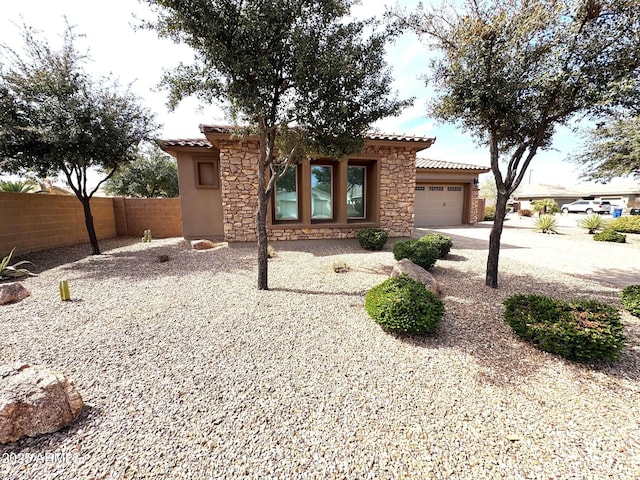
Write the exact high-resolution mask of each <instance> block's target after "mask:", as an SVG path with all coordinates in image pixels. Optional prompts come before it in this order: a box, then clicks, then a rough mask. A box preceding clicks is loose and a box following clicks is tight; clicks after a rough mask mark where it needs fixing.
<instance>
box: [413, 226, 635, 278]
mask: <svg viewBox="0 0 640 480" xmlns="http://www.w3.org/2000/svg"><path fill="white" fill-rule="evenodd" d="M580 216H581V215H579V214H570V215H563V216H560V215H558V219H559V224H560V227H559V229H558V232H559V233H558V234H557V235H547V234H542V233H536V232H534V230H533V222H534V221H535V219H534V218H520V217H518V215H515V214H510V215H508V216H507V219H506V221H505V227H504V230H503V232H502V237H501V249H500V258H501V259H504V258H510V259H513V260H517V261H520V262H523V263H528V264H531V265H536V266H543V267H547V268H549V269H552V270H557V271H560V272H563V273H568V274H570V275H575V276H579V277H586V278H589V279H591V280H594V281H597V282H601V283H603V284H605V285H610V286H615V287H620V288H623V287H625V286H627V285H633V284H640V235H633V234H628V235H627V242H628V243H625V244H617V243H609V242H596V241H594V240H593V238H592V236H591V235H589V234H587V233H586V231H585V230H584V229H581V228H578V227H577V226H576V222H577V220H578V219H579V218H580ZM491 226H492V222H481V223H479V224H478V225H464V226H451V227H433V228H419V229H416V231H415V233H414V236H415V237H420V236H422V235H425V234H426V233H428V232H431V231H435V232H441V233H443V234H445V235H449V236H450V237H451V238H452V240H453V242H454V249H455V248H460V249H479V250H487V251H488V248H489V234H490V233H491Z"/></svg>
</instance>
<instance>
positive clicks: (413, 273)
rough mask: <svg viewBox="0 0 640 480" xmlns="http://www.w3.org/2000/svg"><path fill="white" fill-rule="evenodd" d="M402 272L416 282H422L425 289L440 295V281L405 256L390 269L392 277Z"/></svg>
mask: <svg viewBox="0 0 640 480" xmlns="http://www.w3.org/2000/svg"><path fill="white" fill-rule="evenodd" d="M402 274H405V275H408V276H409V277H411V278H413V279H414V280H415V281H417V282H422V283H424V284H425V286H426V287H427V289H428V290H431V291H432V292H433V293H435V294H436V295H437V296H440V295H441V294H442V288H441V287H440V283H439V282H438V281H437V280H436V279H435V278H433V275H431V274H430V273H429V272H427V271H426V270H425V269H424V268H422V267H421V266H419V265H416V264H415V263H413V262H412V261H411V260H409V259H407V258H403V259H402V260H399V261H398V263H396V265H395V267H393V270H392V271H391V276H392V277H399V276H400V275H402Z"/></svg>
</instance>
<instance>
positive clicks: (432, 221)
mask: <svg viewBox="0 0 640 480" xmlns="http://www.w3.org/2000/svg"><path fill="white" fill-rule="evenodd" d="M463 209H464V187H463V186H462V185H417V186H416V192H415V225H416V227H429V226H439V225H460V224H461V223H462V212H463Z"/></svg>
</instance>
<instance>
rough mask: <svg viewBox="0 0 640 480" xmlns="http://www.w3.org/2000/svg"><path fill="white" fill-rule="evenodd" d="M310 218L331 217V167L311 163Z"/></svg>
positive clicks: (326, 218) (324, 218)
mask: <svg viewBox="0 0 640 480" xmlns="http://www.w3.org/2000/svg"><path fill="white" fill-rule="evenodd" d="M311 219H312V220H331V219H333V168H332V167H331V166H329V165H311Z"/></svg>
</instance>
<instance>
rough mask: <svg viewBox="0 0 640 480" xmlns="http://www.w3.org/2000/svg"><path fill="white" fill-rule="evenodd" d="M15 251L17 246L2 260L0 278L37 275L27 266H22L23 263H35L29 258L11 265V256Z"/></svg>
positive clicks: (0, 262)
mask: <svg viewBox="0 0 640 480" xmlns="http://www.w3.org/2000/svg"><path fill="white" fill-rule="evenodd" d="M14 251H15V248H13V249H11V251H10V252H9V255H7V256H6V257H4V258H3V259H2V261H0V280H2V279H5V278H20V277H35V276H36V275H35V274H34V273H31V272H30V271H29V270H27V269H26V268H21V267H22V265H33V263H31V262H29V261H27V260H23V261H21V262H17V263H14V264H13V265H9V262H10V261H11V256H12V255H13V252H14Z"/></svg>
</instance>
